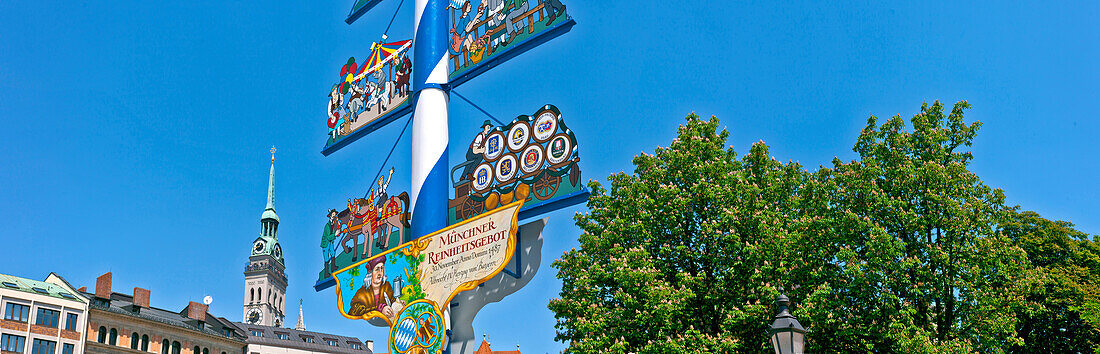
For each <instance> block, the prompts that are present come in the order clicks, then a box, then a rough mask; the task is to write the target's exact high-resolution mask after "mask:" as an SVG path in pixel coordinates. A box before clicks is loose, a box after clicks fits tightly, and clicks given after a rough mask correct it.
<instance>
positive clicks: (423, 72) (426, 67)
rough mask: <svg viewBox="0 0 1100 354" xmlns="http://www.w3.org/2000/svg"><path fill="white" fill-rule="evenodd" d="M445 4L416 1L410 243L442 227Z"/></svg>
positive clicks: (444, 203) (445, 195)
mask: <svg viewBox="0 0 1100 354" xmlns="http://www.w3.org/2000/svg"><path fill="white" fill-rule="evenodd" d="M447 4H448V2H447V1H446V0H416V5H415V6H416V8H415V10H414V13H413V17H414V18H413V20H414V22H413V23H415V24H416V27H415V28H414V29H413V61H412V62H413V72H412V73H413V82H412V89H413V92H414V93H415V96H414V101H413V105H414V106H413V107H414V108H413V118H412V119H413V131H412V146H413V149H412V208H411V209H412V215H411V223H412V230H411V231H412V236H413V238H417V237H421V236H424V235H427V234H430V233H432V232H435V231H437V230H440V229H443V228H445V227H447V200H448V193H447V189H448V187H447V144H448V136H447V132H448V130H447V129H448V127H447V103H448V102H447V101H448V97H447V91H446V85H447V81H448V78H447V75H448V73H449V70H448V67H447V65H448V61H447V54H448V52H447V45H448V43H447V35H448V31H447V30H448V26H447V22H448V21H447V14H448V12H447Z"/></svg>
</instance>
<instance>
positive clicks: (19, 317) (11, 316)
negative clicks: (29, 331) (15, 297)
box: [4, 302, 31, 322]
mask: <svg viewBox="0 0 1100 354" xmlns="http://www.w3.org/2000/svg"><path fill="white" fill-rule="evenodd" d="M7 307H8V308H7V310H6V311H4V319H5V320H8V321H17V322H27V317H29V316H30V315H31V307H30V306H27V305H21V304H17V303H14V302H9V303H8V306H7Z"/></svg>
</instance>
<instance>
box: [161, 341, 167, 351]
mask: <svg viewBox="0 0 1100 354" xmlns="http://www.w3.org/2000/svg"><path fill="white" fill-rule="evenodd" d="M160 354H168V340H167V339H165V340H164V341H163V342H160Z"/></svg>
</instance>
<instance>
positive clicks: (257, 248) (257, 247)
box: [252, 240, 264, 254]
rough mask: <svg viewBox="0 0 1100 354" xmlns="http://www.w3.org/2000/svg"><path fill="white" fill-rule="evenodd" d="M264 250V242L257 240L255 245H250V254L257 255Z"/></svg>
mask: <svg viewBox="0 0 1100 354" xmlns="http://www.w3.org/2000/svg"><path fill="white" fill-rule="evenodd" d="M263 250H264V241H262V240H257V241H256V244H254V245H252V254H259V253H260V252H263Z"/></svg>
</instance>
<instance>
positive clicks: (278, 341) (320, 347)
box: [233, 322, 371, 353]
mask: <svg viewBox="0 0 1100 354" xmlns="http://www.w3.org/2000/svg"><path fill="white" fill-rule="evenodd" d="M233 324H234V325H236V326H237V328H240V329H241V330H242V331H244V332H245V333H246V334H248V344H258V345H270V346H277V347H283V348H294V349H301V350H307V351H318V352H330V353H331V352H342V353H370V352H371V351H370V350H369V348H368V345H367V343H364V342H363V341H361V340H359V338H355V337H347V336H341V335H336V334H328V333H320V332H310V331H299V330H296V329H293V328H283V327H272V326H260V325H253V324H247V323H243V322H233ZM253 331H256V332H257V333H259V334H261V335H260V336H256V335H253V333H252V332H253ZM280 334H281V335H285V336H286V339H283V338H281V337H279V335H280ZM305 337H310V338H313V343H307V342H305V340H304V338H305ZM329 340H334V341H336V345H335V346H332V345H330V344H328V342H327V341H329ZM353 343H354V344H357V345H359V349H352V347H351V344H353Z"/></svg>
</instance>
